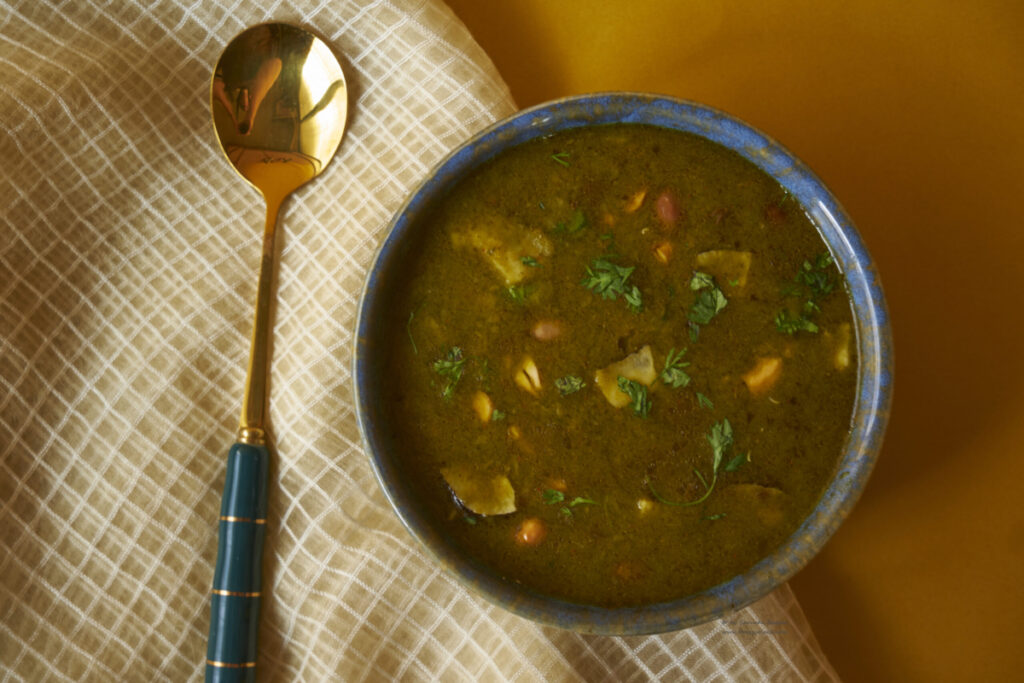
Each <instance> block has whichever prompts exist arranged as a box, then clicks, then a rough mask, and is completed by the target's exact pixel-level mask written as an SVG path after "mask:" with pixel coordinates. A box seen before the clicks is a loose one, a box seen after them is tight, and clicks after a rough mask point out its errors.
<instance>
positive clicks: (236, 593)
mask: <svg viewBox="0 0 1024 683" xmlns="http://www.w3.org/2000/svg"><path fill="white" fill-rule="evenodd" d="M212 593H213V594H214V595H227V596H229V597H236V598H258V597H260V594H259V593H258V592H256V593H245V592H243V591H226V590H223V589H221V588H214V589H213V591H212Z"/></svg>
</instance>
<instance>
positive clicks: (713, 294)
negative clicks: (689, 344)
mask: <svg viewBox="0 0 1024 683" xmlns="http://www.w3.org/2000/svg"><path fill="white" fill-rule="evenodd" d="M690 289H692V290H693V291H695V292H699V293H698V294H697V299H696V301H694V302H693V306H691V307H690V313H689V316H688V317H689V319H690V322H692V323H695V324H697V325H707V324H708V323H709V322H711V319H712V318H714V317H715V316H716V315H718V314H719V313H721V312H722V309H724V308H725V307H726V305H728V303H729V300H728V299H726V298H725V294H723V293H722V290H721V289H719V288H718V285H716V284H715V278H713V277H712V276H710V275H708V274H707V273H702V272H700V271H697V272H695V273H694V274H693V277H691V278H690ZM695 337H696V335H695V334H694V332H693V329H692V328H691V330H690V338H691V339H694V338H695Z"/></svg>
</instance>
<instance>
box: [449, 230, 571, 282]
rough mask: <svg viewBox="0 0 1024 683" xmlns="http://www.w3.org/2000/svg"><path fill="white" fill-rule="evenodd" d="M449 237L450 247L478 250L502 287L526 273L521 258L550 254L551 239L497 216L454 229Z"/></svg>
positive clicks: (526, 269)
mask: <svg viewBox="0 0 1024 683" xmlns="http://www.w3.org/2000/svg"><path fill="white" fill-rule="evenodd" d="M451 239H452V246H454V247H457V248H469V249H473V250H475V251H476V252H477V253H479V254H480V255H481V256H482V257H483V258H484V260H486V261H487V262H488V263H489V264H490V265H491V267H493V268H494V270H495V271H496V272H497V273H498V275H500V276H501V278H502V281H503V282H504V283H505V285H506V286H512V285H515V284H519V283H520V282H521V281H522V280H523V279H524V278H526V276H527V274H529V272H530V267H529V266H528V265H526V264H525V263H523V259H524V258H527V257H529V258H532V259H537V258H540V257H543V256H549V255H550V254H551V242H550V241H548V239H547V237H545V236H544V233H542V232H541V231H540V230H524V229H522V228H520V227H519V226H517V225H513V224H505V223H502V222H501V221H500V220H499V219H493V220H491V221H489V222H487V223H485V224H483V225H477V226H474V227H472V228H467V229H466V230H463V231H461V232H454V233H452V237H451ZM529 258H527V260H529Z"/></svg>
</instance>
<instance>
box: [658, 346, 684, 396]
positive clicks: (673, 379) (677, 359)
mask: <svg viewBox="0 0 1024 683" xmlns="http://www.w3.org/2000/svg"><path fill="white" fill-rule="evenodd" d="M685 353H686V349H683V350H682V351H679V352H676V350H675V349H674V348H672V349H669V352H668V356H666V358H665V369H664V370H662V371H661V375H660V377H661V381H662V382H664V383H665V384H667V385H669V386H670V387H673V388H675V389H678V388H680V387H685V386H686V385H687V384H689V383H690V376H689V375H688V374H686V371H685V370H683V368H685V367H688V366H689V365H690V364H689V363H684V362H683V355H684V354H685Z"/></svg>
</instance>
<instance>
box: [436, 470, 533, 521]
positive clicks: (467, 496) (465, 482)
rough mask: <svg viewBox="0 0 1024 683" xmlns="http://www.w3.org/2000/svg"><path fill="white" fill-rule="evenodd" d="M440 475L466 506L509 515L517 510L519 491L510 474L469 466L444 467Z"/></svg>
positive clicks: (495, 513) (481, 510)
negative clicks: (478, 469)
mask: <svg viewBox="0 0 1024 683" xmlns="http://www.w3.org/2000/svg"><path fill="white" fill-rule="evenodd" d="M441 476H442V477H444V481H445V483H446V484H448V488H449V489H451V491H452V495H454V496H455V498H456V500H458V501H459V504H461V505H462V506H463V507H464V508H466V509H467V510H469V511H470V512H472V513H475V514H478V515H507V514H511V513H513V512H515V511H516V492H515V491H514V490H513V489H512V484H511V482H509V480H508V477H506V476H505V475H503V474H498V475H493V474H485V473H481V472H476V471H474V470H472V469H469V468H466V467H442V468H441Z"/></svg>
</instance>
